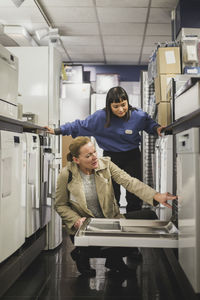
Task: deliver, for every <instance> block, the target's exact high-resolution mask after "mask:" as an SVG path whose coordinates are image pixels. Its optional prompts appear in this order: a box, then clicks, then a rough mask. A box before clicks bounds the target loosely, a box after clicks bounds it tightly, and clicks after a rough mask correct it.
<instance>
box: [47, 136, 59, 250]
mask: <svg viewBox="0 0 200 300" xmlns="http://www.w3.org/2000/svg"><path fill="white" fill-rule="evenodd" d="M59 139H60V136H51V145H52V154H53V160H51V163H50V165H49V167H50V169H49V172H50V173H49V174H50V177H49V180H50V186H49V191H51V194H50V195H49V196H50V198H47V201H48V202H47V203H48V205H50V201H51V217H50V218H51V220H50V222H49V223H48V224H47V226H46V229H47V245H46V250H48V249H55V248H56V247H58V246H59V245H60V244H61V243H62V219H61V217H60V216H59V215H58V213H57V212H56V211H55V209H54V202H55V197H56V184H57V178H58V174H59V171H60V168H61V162H62V159H61V155H60V154H59V150H58V149H57V145H59V142H58V141H59Z"/></svg>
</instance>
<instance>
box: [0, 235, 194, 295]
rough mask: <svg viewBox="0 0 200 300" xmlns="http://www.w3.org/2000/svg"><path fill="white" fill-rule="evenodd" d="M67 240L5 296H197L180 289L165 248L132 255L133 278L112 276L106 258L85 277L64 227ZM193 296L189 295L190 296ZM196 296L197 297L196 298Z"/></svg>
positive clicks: (36, 263) (94, 262) (41, 257)
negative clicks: (91, 275) (72, 254)
mask: <svg viewBox="0 0 200 300" xmlns="http://www.w3.org/2000/svg"><path fill="white" fill-rule="evenodd" d="M63 237H64V238H63V243H62V244H61V245H60V246H59V247H58V248H57V249H55V250H52V251H43V252H42V253H41V254H40V255H39V257H38V258H37V259H36V260H35V261H34V262H33V263H32V264H31V265H30V266H29V268H28V269H27V270H26V271H25V272H24V274H22V276H21V277H20V278H19V279H18V280H17V281H16V282H15V284H14V285H13V286H12V287H11V288H10V289H9V290H8V291H7V292H6V294H4V296H3V297H2V298H1V300H100V299H101V300H114V299H116V300H128V299H133V300H168V299H170V300H177V299H185V300H186V299H187V300H191V299H194V298H193V296H194V295H192V296H191V297H190V296H186V294H185V293H184V289H179V288H178V286H177V282H176V280H175V278H174V276H173V274H172V272H171V269H170V268H169V266H168V264H167V263H166V262H165V256H164V253H163V252H162V250H161V249H157V250H153V249H150V248H148V249H143V250H142V254H143V261H142V262H136V261H134V259H133V258H129V259H128V261H127V264H128V265H129V266H130V267H132V268H133V269H134V272H133V276H132V277H131V278H128V279H126V278H123V277H121V276H112V275H111V274H110V273H109V272H108V269H106V268H105V266H104V263H105V259H103V258H97V259H94V258H93V259H91V265H92V267H94V268H96V271H97V275H96V277H95V278H90V279H89V278H83V277H82V276H81V275H80V274H79V272H78V271H77V269H76V265H75V263H74V262H73V260H72V259H71V257H70V252H71V250H72V249H73V245H72V243H71V241H70V239H69V237H68V236H67V234H66V232H65V230H63ZM188 297H189V298H188ZM195 299H196V298H195Z"/></svg>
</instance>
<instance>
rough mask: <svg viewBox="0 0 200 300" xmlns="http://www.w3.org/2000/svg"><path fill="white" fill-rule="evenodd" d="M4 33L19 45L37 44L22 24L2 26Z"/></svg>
mask: <svg viewBox="0 0 200 300" xmlns="http://www.w3.org/2000/svg"><path fill="white" fill-rule="evenodd" d="M4 33H5V34H6V35H7V36H9V37H10V38H11V39H12V40H14V41H15V42H16V43H17V44H18V45H19V46H38V44H37V43H36V41H35V40H34V39H33V38H32V37H31V36H30V34H29V33H28V31H27V30H26V28H24V27H22V26H4Z"/></svg>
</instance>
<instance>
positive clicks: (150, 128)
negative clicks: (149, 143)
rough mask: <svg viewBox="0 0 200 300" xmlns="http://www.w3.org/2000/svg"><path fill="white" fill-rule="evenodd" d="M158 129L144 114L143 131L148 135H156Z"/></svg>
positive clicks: (157, 125)
mask: <svg viewBox="0 0 200 300" xmlns="http://www.w3.org/2000/svg"><path fill="white" fill-rule="evenodd" d="M158 127H160V125H159V124H158V123H157V122H156V121H154V120H153V119H152V118H151V117H150V116H149V115H148V114H147V113H146V112H145V125H144V131H146V132H147V133H148V134H153V135H157V128H158Z"/></svg>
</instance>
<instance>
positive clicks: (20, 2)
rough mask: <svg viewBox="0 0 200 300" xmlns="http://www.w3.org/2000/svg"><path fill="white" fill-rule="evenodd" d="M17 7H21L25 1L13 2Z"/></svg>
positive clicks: (16, 0)
mask: <svg viewBox="0 0 200 300" xmlns="http://www.w3.org/2000/svg"><path fill="white" fill-rule="evenodd" d="M12 2H13V3H14V4H15V6H17V7H20V5H21V4H22V3H23V2H24V0H12Z"/></svg>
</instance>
